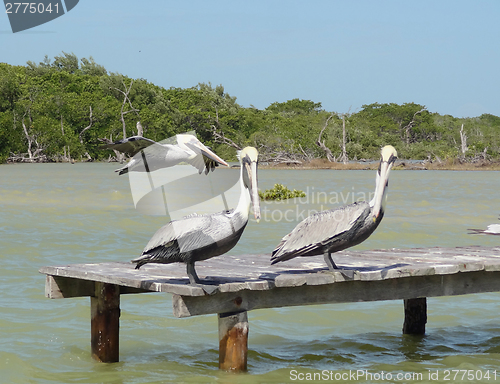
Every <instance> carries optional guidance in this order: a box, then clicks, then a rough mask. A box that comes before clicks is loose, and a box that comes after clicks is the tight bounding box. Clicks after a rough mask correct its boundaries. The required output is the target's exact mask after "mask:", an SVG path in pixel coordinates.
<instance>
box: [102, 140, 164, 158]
mask: <svg viewBox="0 0 500 384" xmlns="http://www.w3.org/2000/svg"><path fill="white" fill-rule="evenodd" d="M153 144H157V145H159V144H158V143H156V141H154V140H150V139H146V138H145V137H142V136H132V137H127V138H126V139H122V140H118V141H115V142H114V143H110V144H105V145H102V146H101V147H99V148H101V149H114V150H116V151H119V152H124V153H126V154H128V155H129V156H134V155H135V154H137V153H139V151H141V149H144V148H147V147H149V146H150V145H153Z"/></svg>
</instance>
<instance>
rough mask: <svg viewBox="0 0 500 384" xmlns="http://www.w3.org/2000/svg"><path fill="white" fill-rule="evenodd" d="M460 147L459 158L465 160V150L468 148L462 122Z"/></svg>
mask: <svg viewBox="0 0 500 384" xmlns="http://www.w3.org/2000/svg"><path fill="white" fill-rule="evenodd" d="M460 149H461V152H462V157H461V159H462V160H465V152H467V151H468V149H469V148H468V147H467V135H466V134H465V131H464V125H463V124H462V127H461V128H460Z"/></svg>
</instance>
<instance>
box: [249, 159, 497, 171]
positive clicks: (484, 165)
mask: <svg viewBox="0 0 500 384" xmlns="http://www.w3.org/2000/svg"><path fill="white" fill-rule="evenodd" d="M321 160H323V159H321ZM378 165H379V163H378V161H369V162H368V161H367V162H359V163H348V164H343V163H329V162H327V161H326V160H324V161H321V162H319V161H316V160H313V161H312V162H310V163H304V164H289V165H288V164H269V163H268V164H259V168H260V169H280V170H282V169H290V170H299V169H303V170H312V169H332V170H376V169H377V168H378ZM393 169H394V170H407V171H428V170H429V171H500V162H489V161H483V162H477V163H459V162H458V161H457V160H456V163H455V162H441V163H438V162H432V163H429V162H425V161H421V162H418V161H414V160H410V161H408V160H398V161H396V163H395V164H394V168H393Z"/></svg>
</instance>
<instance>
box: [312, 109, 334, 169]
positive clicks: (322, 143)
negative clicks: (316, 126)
mask: <svg viewBox="0 0 500 384" xmlns="http://www.w3.org/2000/svg"><path fill="white" fill-rule="evenodd" d="M333 116H334V114H333V113H332V114H331V115H330V116H329V117H328V119H326V122H325V126H324V127H323V129H322V130H321V132H320V133H319V137H318V140H317V141H316V145H317V146H318V147H320V148H321V149H322V150H323V151H325V154H326V158H327V159H328V161H329V162H331V163H333V162H334V161H335V157H334V156H333V154H332V151H331V150H330V148H328V147H327V146H326V145H325V140H323V141H321V135H323V132H324V131H325V129H326V127H327V126H328V123H329V122H330V119H331V118H332V117H333Z"/></svg>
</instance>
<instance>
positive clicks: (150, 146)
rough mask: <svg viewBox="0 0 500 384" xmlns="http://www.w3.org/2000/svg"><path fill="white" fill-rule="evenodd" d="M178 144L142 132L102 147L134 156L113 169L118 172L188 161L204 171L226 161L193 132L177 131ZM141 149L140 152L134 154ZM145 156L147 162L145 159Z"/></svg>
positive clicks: (151, 168)
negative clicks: (155, 139) (152, 138)
mask: <svg viewBox="0 0 500 384" xmlns="http://www.w3.org/2000/svg"><path fill="white" fill-rule="evenodd" d="M176 137H177V144H160V143H157V142H156V141H154V140H151V139H147V138H145V137H142V136H132V137H128V138H126V139H122V140H119V141H116V142H114V143H113V142H109V143H107V144H105V145H103V146H101V147H100V148H101V149H114V150H116V151H119V152H124V153H127V154H128V155H130V156H133V158H132V159H131V160H130V161H129V162H128V163H127V165H125V166H124V167H122V168H119V169H117V170H115V172H118V174H119V175H123V174H124V173H128V172H131V171H136V172H137V171H139V172H144V171H147V172H150V171H155V170H157V169H161V168H168V167H173V166H174V165H177V164H179V163H181V162H183V161H184V162H187V163H189V164H191V165H192V166H193V167H195V168H197V169H198V172H199V173H202V172H203V170H205V174H208V172H209V171H213V170H214V169H215V167H216V166H217V165H218V164H223V165H225V166H226V167H228V166H229V165H228V164H227V163H226V162H225V161H224V160H222V159H221V158H220V157H219V156H217V155H216V154H215V153H213V152H212V150H211V149H210V148H208V147H206V146H205V145H203V144H202V143H201V142H200V141H199V140H198V139H197V138H196V137H195V136H193V135H189V134H182V135H176ZM139 152H141V156H140V157H139V156H135V155H136V154H138V153H139ZM145 159H146V163H145V162H144V160H145Z"/></svg>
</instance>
